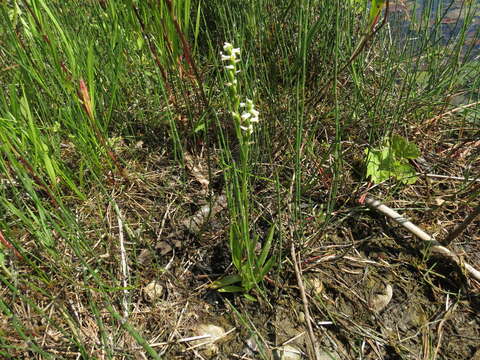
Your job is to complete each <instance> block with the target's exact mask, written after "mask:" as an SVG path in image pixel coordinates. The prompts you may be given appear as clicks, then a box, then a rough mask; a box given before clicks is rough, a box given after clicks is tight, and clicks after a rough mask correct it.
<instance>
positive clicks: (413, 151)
mask: <svg viewBox="0 0 480 360" xmlns="http://www.w3.org/2000/svg"><path fill="white" fill-rule="evenodd" d="M391 145H392V149H393V152H394V154H395V157H396V158H397V159H402V158H403V159H416V158H417V157H419V156H420V150H419V149H418V147H417V145H415V144H414V143H411V142H409V141H408V140H407V139H405V138H404V137H402V136H400V135H393V136H392V140H391Z"/></svg>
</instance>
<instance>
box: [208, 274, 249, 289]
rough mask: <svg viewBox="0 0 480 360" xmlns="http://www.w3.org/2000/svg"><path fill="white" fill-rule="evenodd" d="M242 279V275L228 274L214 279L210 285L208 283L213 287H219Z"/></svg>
mask: <svg viewBox="0 0 480 360" xmlns="http://www.w3.org/2000/svg"><path fill="white" fill-rule="evenodd" d="M241 281H242V277H241V276H240V275H238V274H235V275H228V276H225V277H224V278H221V279H220V280H217V281H214V282H213V283H212V285H210V286H211V287H212V288H213V289H220V288H224V287H227V286H229V285H232V284H236V283H239V282H241Z"/></svg>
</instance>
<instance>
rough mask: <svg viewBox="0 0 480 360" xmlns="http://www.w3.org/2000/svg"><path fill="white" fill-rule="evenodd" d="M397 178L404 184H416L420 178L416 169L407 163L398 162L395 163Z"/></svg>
mask: <svg viewBox="0 0 480 360" xmlns="http://www.w3.org/2000/svg"><path fill="white" fill-rule="evenodd" d="M394 175H395V178H396V179H397V180H398V181H400V182H402V183H404V184H414V183H415V182H416V181H417V179H418V177H417V175H416V172H415V169H414V168H413V167H412V166H411V165H410V164H409V163H407V162H405V161H397V162H396V163H395V173H394Z"/></svg>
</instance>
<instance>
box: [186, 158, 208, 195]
mask: <svg viewBox="0 0 480 360" xmlns="http://www.w3.org/2000/svg"><path fill="white" fill-rule="evenodd" d="M184 158H185V164H186V165H187V168H188V170H190V172H191V173H192V175H193V177H194V178H195V180H197V181H198V182H199V183H200V185H202V187H203V188H204V189H205V190H206V189H208V185H209V184H210V181H209V180H208V175H207V174H205V171H204V169H202V166H201V165H200V164H195V162H194V161H193V158H192V155H190V154H189V153H185V155H184Z"/></svg>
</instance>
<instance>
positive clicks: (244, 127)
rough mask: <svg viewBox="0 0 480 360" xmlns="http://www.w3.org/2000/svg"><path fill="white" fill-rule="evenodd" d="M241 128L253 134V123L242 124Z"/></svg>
mask: <svg viewBox="0 0 480 360" xmlns="http://www.w3.org/2000/svg"><path fill="white" fill-rule="evenodd" d="M240 129H242V130H243V131H245V132H246V133H247V134H248V135H252V133H253V125H252V124H250V125H248V126H242V125H240Z"/></svg>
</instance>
